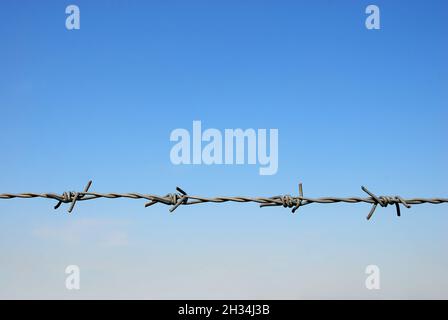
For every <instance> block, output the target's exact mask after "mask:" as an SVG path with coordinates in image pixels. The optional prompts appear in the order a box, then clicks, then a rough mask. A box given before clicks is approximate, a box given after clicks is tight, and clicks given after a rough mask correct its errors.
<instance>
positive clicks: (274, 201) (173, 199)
mask: <svg viewBox="0 0 448 320" xmlns="http://www.w3.org/2000/svg"><path fill="white" fill-rule="evenodd" d="M91 185H92V181H89V182H88V183H87V185H86V186H85V188H84V191H80V192H77V191H69V192H64V193H62V194H56V193H29V192H26V193H3V194H0V199H14V198H24V199H29V198H46V199H53V200H56V201H57V204H56V205H55V206H54V209H58V208H59V207H60V206H61V204H63V203H70V207H69V208H68V213H71V212H72V211H73V209H74V207H75V204H76V202H77V201H88V200H94V199H99V198H107V199H117V198H129V199H145V200H148V201H149V202H147V203H146V204H145V207H149V206H152V205H154V204H156V203H162V204H165V205H169V206H171V208H170V209H169V211H170V212H174V210H176V209H177V208H178V207H179V206H184V205H193V204H199V203H207V202H211V203H223V202H255V203H259V204H260V207H261V208H263V207H272V206H283V207H284V208H290V209H292V213H295V212H296V211H297V210H298V209H299V208H300V207H303V206H306V205H308V204H311V203H338V202H343V203H359V202H364V203H368V204H371V205H372V207H371V209H370V212H369V214H368V215H367V220H369V219H370V218H371V217H372V215H373V213H374V212H375V209H376V208H377V206H378V205H380V206H381V207H387V206H388V205H395V208H396V212H397V216H401V211H400V205H401V206H404V207H406V208H410V207H411V205H415V204H423V203H429V204H440V203H448V198H411V199H403V198H402V197H400V196H377V195H375V194H374V193H372V192H370V191H369V190H368V189H367V188H366V187H364V186H362V187H361V189H362V190H363V191H364V192H365V193H367V194H368V195H369V197H366V198H361V197H349V198H341V197H321V198H309V197H304V195H303V186H302V183H299V195H298V196H291V195H279V196H273V197H238V196H237V197H213V198H208V197H201V196H193V195H189V194H187V193H186V192H185V191H184V190H182V189H181V188H179V187H177V188H176V191H177V192H175V193H168V194H166V195H165V196H159V195H152V194H141V193H98V192H92V191H89V189H90V187H91Z"/></svg>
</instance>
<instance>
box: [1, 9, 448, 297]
mask: <svg viewBox="0 0 448 320" xmlns="http://www.w3.org/2000/svg"><path fill="white" fill-rule="evenodd" d="M69 4H76V5H78V6H79V8H80V10H81V29H80V30H72V31H68V30H67V29H66V28H65V19H66V16H67V15H66V14H65V8H66V6H67V5H69ZM369 4H376V5H378V6H379V8H380V10H381V29H380V30H367V29H366V28H365V26H364V21H365V18H366V17H367V15H366V14H365V13H364V11H365V8H366V6H367V5H369ZM447 10H448V5H447V4H446V3H445V2H444V1H375V2H370V1H369V2H368V1H339V2H338V1H307V2H305V1H280V2H279V1H275V2H274V1H146V2H143V1H126V2H125V1H74V2H67V1H44V2H40V3H37V2H36V1H21V2H17V1H2V2H1V4H0V39H1V48H2V50H0V70H1V72H0V108H1V109H0V111H1V117H0V135H1V150H2V151H1V157H0V165H1V166H2V167H3V168H4V170H2V178H1V179H0V192H23V191H35V192H58V193H60V192H63V191H69V190H81V189H82V188H83V187H84V185H85V184H86V183H87V181H88V180H89V179H93V185H92V188H91V190H94V191H99V192H108V191H114V192H132V191H135V192H142V193H155V194H166V193H169V192H174V190H175V187H176V186H177V185H179V186H181V187H182V188H184V189H185V190H186V191H188V192H189V193H191V194H200V195H210V196H214V195H248V196H258V195H260V196H261V195H277V194H283V193H286V194H296V193H297V184H298V182H299V181H302V182H303V183H304V192H305V195H308V196H315V197H319V196H328V195H332V196H364V194H363V192H362V191H361V189H360V186H361V185H366V186H367V187H368V188H369V189H371V190H372V191H373V192H375V193H377V194H390V195H395V194H399V195H401V196H403V197H417V196H419V197H420V196H421V197H446V196H447V193H446V181H447V179H448V173H447V170H446V163H448V161H447V160H448V152H447V149H446V137H447V133H448V132H447V126H446V119H447V116H448V111H447V101H448V100H447V98H448V90H446V87H447V84H448V65H447V62H446V57H447V54H448V45H447V41H446V39H447V38H446V36H447V27H446V22H447V12H448V11H447ZM194 120H200V121H201V122H202V125H203V127H204V128H217V129H220V130H224V129H225V128H243V129H244V128H255V129H258V128H267V129H269V128H276V129H278V130H279V169H278V173H277V174H276V175H272V176H260V175H259V174H258V166H253V165H243V166H236V165H235V166H228V165H226V166H224V165H222V166H206V165H200V166H174V165H172V164H171V162H170V158H169V152H170V149H171V147H172V145H173V143H172V142H170V141H169V136H170V133H171V131H172V130H174V129H176V128H186V129H188V130H191V127H192V122H193V121H194ZM143 204H144V202H143V201H142V202H139V201H133V200H98V201H95V202H93V201H92V202H81V203H78V204H77V207H76V208H75V211H74V214H72V215H70V216H69V215H66V211H65V208H60V209H59V210H58V211H56V212H55V211H54V210H53V209H52V205H53V204H52V203H51V202H49V201H46V200H20V199H19V200H8V201H6V200H5V201H3V200H2V201H1V202H0V219H1V221H0V223H1V224H2V226H3V232H1V233H0V253H1V254H0V284H1V285H0V296H1V297H13V298H15V297H34V298H36V297H37V298H47V297H61V298H96V297H104V298H108V297H122V298H129V297H131V298H132V297H137V298H259V297H261V298H367V299H369V298H416V297H418V298H427V297H431V298H447V297H448V289H447V288H448V277H447V275H446V272H445V270H446V269H447V267H448V258H447V256H446V248H445V245H446V243H447V240H448V238H447V235H446V226H447V223H448V217H447V210H448V209H447V207H446V206H444V205H421V206H414V207H413V208H412V209H409V210H403V216H402V217H401V218H399V219H398V218H397V217H396V216H395V212H394V208H385V209H384V208H379V209H378V210H377V212H376V214H375V216H374V217H373V219H372V220H371V221H369V222H367V221H366V220H365V216H366V215H367V213H368V211H369V209H370V208H369V206H368V205H365V204H356V205H344V204H340V205H339V204H337V205H310V206H307V207H305V208H302V209H300V210H299V214H298V215H291V214H290V211H289V210H287V209H283V208H265V209H259V208H258V207H257V206H256V205H254V204H223V205H213V204H210V205H207V204H206V205H202V206H194V207H193V206H192V207H182V208H179V209H178V210H177V211H176V213H175V214H174V215H170V214H169V213H168V208H166V207H164V206H162V205H159V206H153V207H151V208H146V209H145V208H144V207H143ZM69 264H77V265H79V266H80V268H81V272H82V280H81V282H82V284H81V286H82V289H81V290H80V291H78V292H72V291H70V292H69V291H67V290H66V289H65V287H64V281H65V276H66V275H65V274H64V270H65V266H67V265H69ZM368 264H376V265H378V266H379V267H380V269H381V274H382V278H381V279H382V289H381V290H379V291H369V290H366V289H365V287H364V280H365V277H366V275H365V274H364V269H365V267H366V266H367V265H368Z"/></svg>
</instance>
